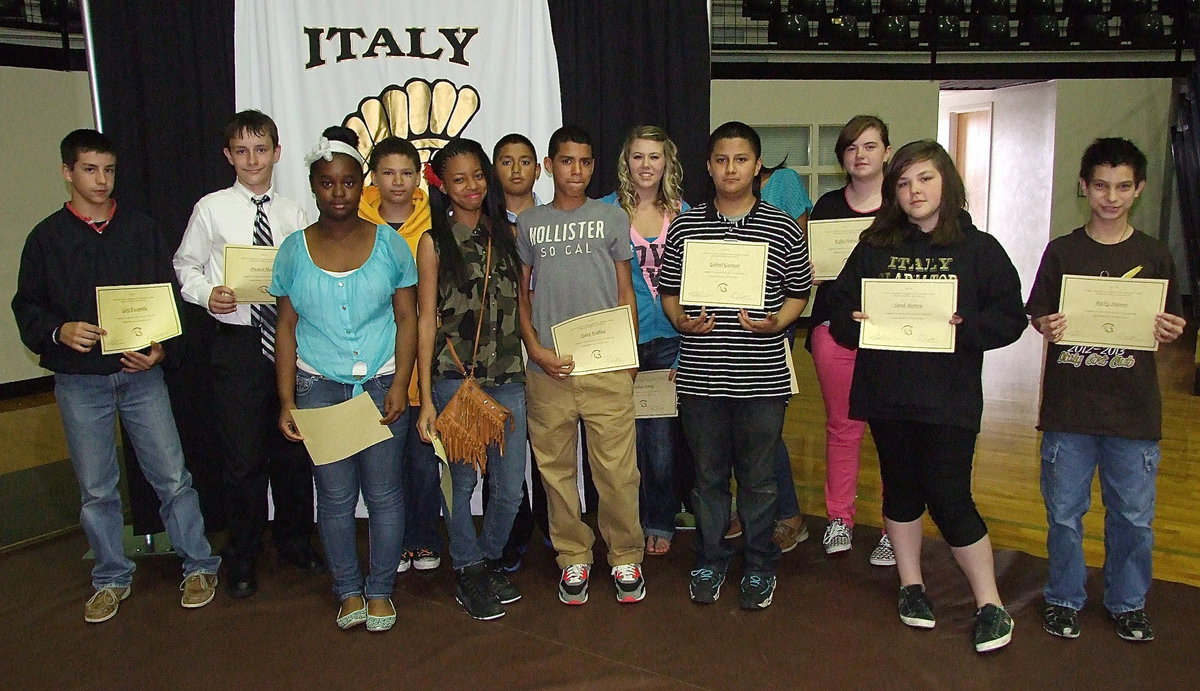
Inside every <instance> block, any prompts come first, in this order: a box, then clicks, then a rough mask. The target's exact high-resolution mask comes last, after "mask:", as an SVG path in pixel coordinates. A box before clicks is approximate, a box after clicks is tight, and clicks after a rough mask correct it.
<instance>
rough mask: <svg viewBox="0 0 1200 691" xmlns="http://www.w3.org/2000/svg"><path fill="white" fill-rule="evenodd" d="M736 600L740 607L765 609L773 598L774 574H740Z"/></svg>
mask: <svg viewBox="0 0 1200 691" xmlns="http://www.w3.org/2000/svg"><path fill="white" fill-rule="evenodd" d="M740 590H741V592H740V593H739V594H738V602H739V603H741V605H742V609H749V610H755V609H766V608H768V607H770V606H771V601H772V600H774V599H775V576H773V575H772V576H768V575H765V574H761V573H752V574H746V575H745V576H742V583H741V588H740Z"/></svg>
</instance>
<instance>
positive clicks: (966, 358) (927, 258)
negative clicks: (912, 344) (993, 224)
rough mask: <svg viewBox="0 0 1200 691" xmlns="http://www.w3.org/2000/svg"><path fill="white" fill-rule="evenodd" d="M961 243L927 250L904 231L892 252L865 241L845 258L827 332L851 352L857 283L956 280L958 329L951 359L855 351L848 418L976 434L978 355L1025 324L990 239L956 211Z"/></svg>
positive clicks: (925, 239) (1017, 294)
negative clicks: (948, 427)
mask: <svg viewBox="0 0 1200 691" xmlns="http://www.w3.org/2000/svg"><path fill="white" fill-rule="evenodd" d="M960 223H961V225H962V227H963V240H962V242H960V243H958V244H957V245H953V246H950V247H936V246H933V245H931V244H930V242H929V236H928V235H927V234H925V233H922V232H921V231H920V229H918V228H917V227H916V226H910V227H909V228H908V232H907V233H906V235H905V238H904V241H903V242H902V243H901V245H900V246H899V247H895V248H888V247H883V248H880V247H872V246H870V245H868V244H867V243H865V242H862V243H859V245H858V246H857V247H856V248H855V249H854V252H853V253H851V255H850V258H849V259H848V260H847V261H846V266H845V268H843V269H842V273H841V275H840V276H839V277H838V280H837V282H836V284H835V286H834V291H833V294H832V295H831V296H830V304H831V306H832V315H831V319H830V332H831V333H832V335H833V337H834V339H835V340H837V342H838V343H840V344H841V345H843V346H845V347H847V348H857V347H858V335H859V324H858V322H856V321H854V319H853V318H851V316H850V313H851V312H853V311H855V310H859V309H860V306H861V304H862V281H861V280H860V279H863V278H932V279H936V278H942V277H946V276H949V275H953V276H956V277H957V278H958V314H959V316H961V317H962V323H961V324H959V325H958V331H957V334H956V336H955V350H954V352H953V353H915V352H900V351H890V350H869V349H865V348H864V349H862V350H860V351H858V356H857V360H856V362H855V366H854V383H853V385H852V386H851V389H850V417H852V418H855V419H858V420H871V419H880V420H913V421H917V422H927V423H933V424H942V425H953V426H956V427H963V428H967V429H971V430H974V431H976V432H978V431H979V420H980V417H981V416H982V415H983V384H982V381H981V373H982V369H983V351H985V350H991V349H993V348H1002V347H1004V346H1006V345H1008V344H1010V343H1012V342H1014V341H1016V340H1017V339H1018V338H1020V337H1021V332H1022V331H1024V330H1025V327H1026V326H1027V325H1028V320H1027V318H1026V316H1025V309H1024V305H1023V304H1022V301H1021V279H1020V277H1019V276H1018V275H1017V270H1016V268H1014V267H1013V265H1012V262H1011V261H1010V260H1009V258H1008V255H1007V254H1006V253H1005V251H1004V248H1003V247H1001V246H1000V243H999V242H998V241H997V240H996V238H994V237H992V236H991V235H988V234H986V233H983V232H981V231H980V230H978V229H977V228H975V226H974V225H973V224H972V223H971V217H970V216H969V215H968V214H967V213H966V212H965V211H964V212H963V213H962V217H961V219H960Z"/></svg>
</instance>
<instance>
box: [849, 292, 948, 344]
mask: <svg viewBox="0 0 1200 691" xmlns="http://www.w3.org/2000/svg"><path fill="white" fill-rule="evenodd" d="M957 310H958V280H957V279H956V278H950V279H946V280H941V279H911V278H864V279H862V311H863V312H864V313H865V314H866V315H867V318H866V319H865V320H863V322H862V328H861V329H860V330H859V341H858V347H859V348H869V349H875V350H905V351H911V352H924V353H953V352H954V337H955V334H956V333H957V331H958V330H957V329H956V328H955V325H954V324H951V323H950V320H951V319H952V318H953V317H954V313H955V312H956V311H957Z"/></svg>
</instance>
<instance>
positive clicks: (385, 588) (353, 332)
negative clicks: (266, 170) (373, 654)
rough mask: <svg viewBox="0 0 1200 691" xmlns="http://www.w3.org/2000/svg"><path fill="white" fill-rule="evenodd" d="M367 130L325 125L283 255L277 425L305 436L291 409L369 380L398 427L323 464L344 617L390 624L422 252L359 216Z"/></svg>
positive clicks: (323, 503)
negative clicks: (299, 216)
mask: <svg viewBox="0 0 1200 691" xmlns="http://www.w3.org/2000/svg"><path fill="white" fill-rule="evenodd" d="M357 146H358V137H357V136H356V135H355V134H354V133H353V132H351V131H350V130H348V129H346V128H344V127H330V128H329V129H327V130H325V132H324V134H323V135H322V137H321V141H320V143H319V144H318V145H317V148H316V150H314V151H313V152H312V153H311V154H309V156H308V158H307V161H308V163H309V184H310V185H311V187H312V192H313V195H314V196H315V197H316V202H317V210H318V211H319V212H320V216H319V218H318V219H317V222H316V223H314V224H312V225H311V226H309V227H308V228H305V229H304V230H303V231H301V232H298V233H293V234H291V235H290V236H288V238H287V240H285V241H284V242H283V244H282V245H281V246H280V248H279V253H278V255H277V256H276V258H275V267H274V271H273V274H272V280H271V288H270V292H271V294H272V295H274V296H276V298H278V311H279V320H278V324H277V326H276V333H275V336H276V338H275V372H276V380H277V382H278V387H279V402H280V408H281V411H280V414H279V427H280V429H281V430H282V431H283V433H284V436H286V437H287V438H288V439H291V440H292V441H302V440H303V439H304V438H303V436H301V434H300V432H299V430H298V429H297V428H296V424H295V421H294V420H293V418H292V413H291V411H292V410H293V409H295V408H321V407H325V406H330V405H335V404H337V403H342V402H344V401H346V400H349V399H350V398H352V397H353V396H355V395H357V394H359V393H362V392H364V391H365V392H366V393H368V394H369V395H370V396H371V400H372V401H373V402H374V404H375V406H376V407H377V408H378V409H380V410H381V411H382V416H381V419H380V420H379V423H380V424H384V425H388V427H389V429H390V430H391V431H392V434H393V437H392V438H391V439H389V440H387V441H383V442H380V443H378V444H375V445H374V446H370V447H368V448H367V449H364V450H363V451H360V452H358V453H356V454H354V455H352V456H350V457H348V458H345V459H342V460H340V461H336V462H334V463H327V464H322V465H316V466H314V468H313V478H314V479H315V480H316V488H317V528H318V530H319V531H320V533H321V542H322V544H323V545H324V547H325V558H326V561H327V562H328V564H329V570H330V573H331V574H332V576H333V591H334V593H335V594H336V595H337V597H338V599H339V600H340V601H341V607H340V609H339V610H338V614H337V625H338V627H340V628H342V629H348V628H351V627H354V626H357V625H359V624H363V623H365V624H366V628H367V630H369V631H386V630H388V629H390V628H391V627H392V626H393V624H395V622H396V608H395V606H394V605H393V604H392V601H391V594H392V587H393V586H394V585H395V580H396V568H397V566H398V565H399V563H400V554H401V542H402V537H403V535H404V514H403V506H404V496H403V493H402V491H401V486H402V483H401V479H400V478H401V475H400V468H401V465H400V463H401V454H402V453H403V449H404V445H405V435H406V433H407V430H408V429H410V428H411V424H410V421H409V416H408V411H407V407H408V381H409V379H410V377H411V375H412V367H413V360H414V358H415V356H416V341H417V313H416V311H417V310H416V289H415V288H414V286H415V285H416V282H417V270H416V262H415V261H414V259H413V256H412V252H411V251H410V250H409V249H408V245H407V244H406V243H405V241H404V239H403V238H401V237H400V236H399V235H398V234H397V233H396V232H395V231H393V230H392V229H391V227H389V226H386V225H383V226H375V225H373V224H371V223H369V222H367V221H364V220H362V219H361V218H359V217H358V204H359V199H360V197H361V195H362V186H363V158H362V156H361V154H359V152H358V148H357ZM360 492H361V493H362V496H363V499H364V500H365V502H366V504H367V511H368V512H369V526H370V529H371V540H370V570H369V572H368V574H367V576H366V578H365V579H364V577H363V575H362V571H361V570H360V568H359V564H358V554H357V550H356V546H355V542H356V533H357V528H356V525H355V520H354V510H355V507H356V505H357V503H358V496H359V493H360Z"/></svg>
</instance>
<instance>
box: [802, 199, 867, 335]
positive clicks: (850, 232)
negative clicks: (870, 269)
mask: <svg viewBox="0 0 1200 691" xmlns="http://www.w3.org/2000/svg"><path fill="white" fill-rule="evenodd" d="M874 220H875V217H874V216H871V217H869V218H838V219H831V220H828V221H809V222H808V257H809V260H810V261H812V270H813V275H812V277H813V280H814V281H832V280H833V279H835V278H837V277H838V274H840V273H841V272H842V267H843V266H845V265H846V259H848V258H849V257H850V253H851V252H853V251H854V248H855V247H856V246H857V245H858V236H859V235H861V234H862V232H863V231H864V230H866V229H867V226H869V225H871V222H872V221H874ZM868 314H870V312H868Z"/></svg>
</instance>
